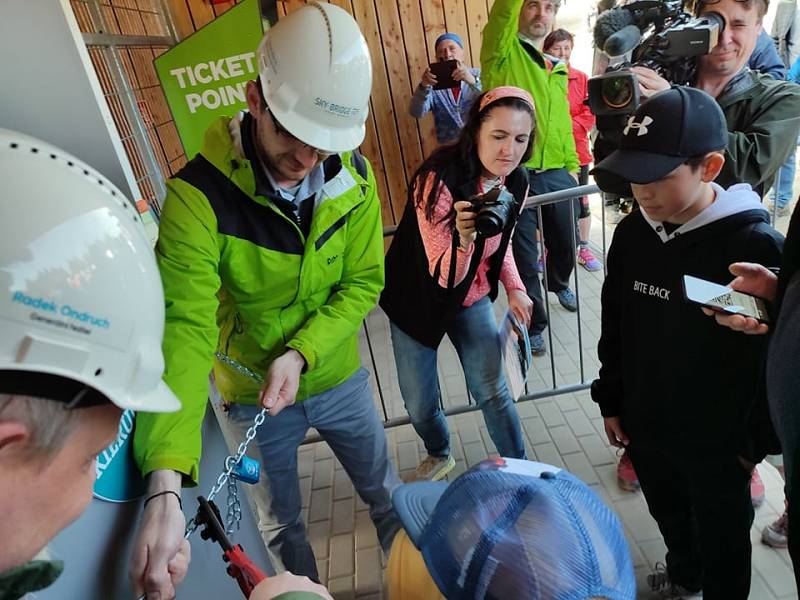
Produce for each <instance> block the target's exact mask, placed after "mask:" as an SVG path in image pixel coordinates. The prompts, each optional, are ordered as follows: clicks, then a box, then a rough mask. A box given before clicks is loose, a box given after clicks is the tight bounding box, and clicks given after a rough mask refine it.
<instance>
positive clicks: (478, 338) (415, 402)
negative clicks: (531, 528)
mask: <svg viewBox="0 0 800 600" xmlns="http://www.w3.org/2000/svg"><path fill="white" fill-rule="evenodd" d="M391 329H392V346H393V349H394V360H395V363H396V365H397V380H398V383H399V384H400V392H401V393H402V395H403V402H404V403H405V406H406V410H407V411H408V414H409V416H410V417H411V424H412V425H413V426H414V429H415V430H416V432H417V435H419V437H421V438H422V441H423V442H425V449H426V450H427V451H428V454H430V455H431V456H448V455H449V454H450V432H449V430H448V427H447V419H446V418H445V416H444V413H443V412H442V410H441V408H440V407H439V401H440V399H441V391H440V390H439V380H438V379H437V377H436V352H437V351H436V350H435V349H433V348H429V347H428V346H424V345H422V344H420V343H419V342H417V341H416V340H415V339H413V338H412V337H410V336H408V335H407V334H405V333H404V332H403V331H402V330H400V328H398V327H397V326H396V325H395V324H394V323H391ZM447 336H448V337H449V338H450V341H451V342H453V345H454V346H455V348H456V352H457V353H458V358H459V360H460V361H461V366H462V367H463V369H464V375H465V376H466V378H467V387H468V388H469V391H470V393H471V394H472V396H473V397H474V398H475V401H476V402H477V404H478V406H479V407H480V408H481V410H482V411H483V418H484V419H485V420H486V428H487V429H488V430H489V435H490V436H491V438H492V441H493V442H494V445H495V446H497V451H498V452H499V453H500V455H501V456H506V457H508V458H525V442H524V441H523V438H522V427H521V425H520V421H519V415H518V414H517V409H516V408H515V407H514V402H513V400H512V399H511V394H510V393H509V391H508V387H507V386H506V380H505V373H504V371H503V356H502V353H501V350H500V336H499V333H498V328H497V323H496V322H495V319H494V312H493V311H492V303H491V302H490V301H489V298H488V297H485V298H482V299H481V300H479V301H478V302H476V303H475V304H473V305H472V306H470V307H468V308H464V309H462V310H461V311H460V312H459V313H458V315H457V316H456V317H455V319H453V322H452V323H451V324H450V327H448V328H447Z"/></svg>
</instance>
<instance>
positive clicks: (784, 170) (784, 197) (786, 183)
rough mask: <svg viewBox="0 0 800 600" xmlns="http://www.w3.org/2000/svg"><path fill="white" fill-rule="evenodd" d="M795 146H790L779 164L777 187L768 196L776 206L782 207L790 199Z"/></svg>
mask: <svg viewBox="0 0 800 600" xmlns="http://www.w3.org/2000/svg"><path fill="white" fill-rule="evenodd" d="M796 150H797V147H796V146H795V147H794V148H792V153H791V154H790V155H789V158H787V159H786V162H785V163H784V164H783V166H781V171H780V175H779V177H778V187H777V189H774V188H773V190H772V193H771V194H770V197H771V198H772V201H773V202H774V203H775V206H777V207H778V208H783V207H784V206H786V205H788V204H789V203H790V202H791V201H792V186H793V185H794V171H795V162H794V159H795V152H796Z"/></svg>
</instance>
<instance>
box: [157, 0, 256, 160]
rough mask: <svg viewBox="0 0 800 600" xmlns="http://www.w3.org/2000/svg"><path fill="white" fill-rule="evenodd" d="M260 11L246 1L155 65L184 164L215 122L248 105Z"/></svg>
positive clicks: (172, 49)
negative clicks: (248, 83) (184, 158)
mask: <svg viewBox="0 0 800 600" xmlns="http://www.w3.org/2000/svg"><path fill="white" fill-rule="evenodd" d="M261 11H262V8H261V6H260V5H259V1H258V0H244V1H243V2H240V3H239V4H237V5H236V6H234V7H232V8H231V9H229V10H228V11H227V12H225V13H223V14H222V15H220V16H219V17H217V18H216V19H214V20H213V21H211V22H210V23H209V24H208V25H206V26H204V27H202V28H201V29H198V30H197V31H196V32H194V33H193V34H192V35H191V36H189V37H187V38H186V39H184V40H183V41H182V42H180V43H179V44H178V45H176V46H173V47H172V48H170V49H169V50H168V51H166V52H165V53H164V54H162V55H160V56H159V57H157V58H156V59H155V60H154V61H153V64H154V65H155V68H156V73H157V74H158V78H159V80H160V81H161V87H162V89H163V90H164V96H165V97H166V99H167V104H168V105H169V107H170V110H171V111H172V116H173V118H174V120H175V126H176V128H177V130H178V135H179V136H180V139H181V143H182V144H183V149H184V150H185V152H186V157H187V158H188V159H191V158H193V157H194V156H195V154H197V153H198V152H199V151H200V148H201V145H202V141H203V135H204V133H205V131H206V129H207V128H208V126H209V125H210V124H211V123H212V122H213V121H215V120H216V119H217V118H219V117H222V116H232V115H234V114H235V113H236V111H238V110H241V109H243V108H246V106H247V103H246V100H245V88H246V86H247V82H248V81H250V80H252V79H255V78H256V77H258V61H257V60H256V48H257V47H258V43H259V42H260V41H261V36H262V35H263V31H264V26H263V24H262V23H264V21H262V16H261Z"/></svg>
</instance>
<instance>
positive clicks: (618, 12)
mask: <svg viewBox="0 0 800 600" xmlns="http://www.w3.org/2000/svg"><path fill="white" fill-rule="evenodd" d="M633 24H634V20H633V14H632V13H631V11H629V10H626V9H624V8H612V9H611V10H606V11H604V12H602V13H600V15H599V16H598V17H597V22H596V23H595V25H594V32H593V33H594V45H595V47H596V48H599V49H600V50H602V49H604V48H605V45H606V41H607V40H608V38H610V37H611V36H612V35H614V34H615V33H617V32H618V31H620V30H622V29H624V28H625V27H628V26H629V25H633Z"/></svg>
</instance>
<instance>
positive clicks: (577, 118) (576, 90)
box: [567, 67, 594, 165]
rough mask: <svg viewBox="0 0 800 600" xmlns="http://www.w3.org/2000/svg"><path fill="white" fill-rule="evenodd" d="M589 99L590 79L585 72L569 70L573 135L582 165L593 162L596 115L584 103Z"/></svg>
mask: <svg viewBox="0 0 800 600" xmlns="http://www.w3.org/2000/svg"><path fill="white" fill-rule="evenodd" d="M588 97H589V78H588V76H587V75H586V73H584V72H583V71H578V70H577V69H573V68H572V67H570V68H569V87H568V89H567V99H568V100H569V113H570V115H571V116H572V135H573V136H575V149H576V150H577V151H578V160H580V163H581V165H588V164H589V163H591V162H592V160H593V159H592V152H591V151H590V150H589V132H590V131H591V130H592V127H594V115H593V114H592V113H591V111H590V110H589V107H588V106H587V105H586V104H584V101H585V100H586V99H587V98H588Z"/></svg>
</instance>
